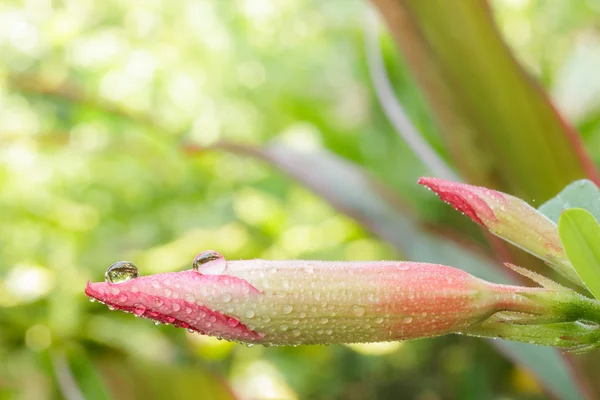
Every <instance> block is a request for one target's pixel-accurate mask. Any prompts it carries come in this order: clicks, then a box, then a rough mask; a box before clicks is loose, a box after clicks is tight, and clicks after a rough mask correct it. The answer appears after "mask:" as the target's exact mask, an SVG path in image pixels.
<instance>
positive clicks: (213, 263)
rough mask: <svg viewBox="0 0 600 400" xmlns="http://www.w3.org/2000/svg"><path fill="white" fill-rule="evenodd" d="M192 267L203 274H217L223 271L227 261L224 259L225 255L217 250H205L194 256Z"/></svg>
mask: <svg viewBox="0 0 600 400" xmlns="http://www.w3.org/2000/svg"><path fill="white" fill-rule="evenodd" d="M192 267H193V268H194V269H195V270H196V271H198V272H201V273H203V274H211V275H218V274H222V273H223V272H224V271H225V269H226V268H227V262H226V261H225V257H223V256H222V255H221V253H219V252H218V251H214V250H207V251H203V252H202V253H200V254H198V255H197V256H196V258H194V262H193V263H192Z"/></svg>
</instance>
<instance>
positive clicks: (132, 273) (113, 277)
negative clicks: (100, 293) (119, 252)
mask: <svg viewBox="0 0 600 400" xmlns="http://www.w3.org/2000/svg"><path fill="white" fill-rule="evenodd" d="M138 275H139V273H138V269H137V267H136V266H135V265H133V263H130V262H129V261H117V262H116V263H114V264H113V265H111V266H110V267H108V269H107V270H106V273H105V274H104V282H108V283H121V282H127V281H128V280H130V279H135V278H137V277H138Z"/></svg>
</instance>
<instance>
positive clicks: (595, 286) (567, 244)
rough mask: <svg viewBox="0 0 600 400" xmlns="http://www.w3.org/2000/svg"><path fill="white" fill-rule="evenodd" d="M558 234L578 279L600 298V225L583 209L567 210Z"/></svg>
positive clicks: (560, 222) (561, 219) (559, 221)
mask: <svg viewBox="0 0 600 400" xmlns="http://www.w3.org/2000/svg"><path fill="white" fill-rule="evenodd" d="M558 232H559V234H560V240H561V241H562V244H563V247H564V248H565V251H566V252H567V256H568V257H569V259H570V260H571V263H572V264H573V267H575V270H576V271H577V274H579V277H580V278H581V280H582V281H583V283H584V284H585V286H586V287H587V288H588V289H589V290H590V292H591V293H592V294H593V295H594V296H595V297H596V298H597V299H600V226H599V225H598V222H597V221H596V219H595V218H594V216H593V215H592V214H591V213H590V212H589V211H587V210H584V209H583V208H571V209H569V210H566V211H564V212H563V213H562V214H561V216H560V219H559V220H558Z"/></svg>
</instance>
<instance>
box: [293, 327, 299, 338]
mask: <svg viewBox="0 0 600 400" xmlns="http://www.w3.org/2000/svg"><path fill="white" fill-rule="evenodd" d="M292 336H295V337H298V336H300V331H299V330H298V329H294V330H293V331H292Z"/></svg>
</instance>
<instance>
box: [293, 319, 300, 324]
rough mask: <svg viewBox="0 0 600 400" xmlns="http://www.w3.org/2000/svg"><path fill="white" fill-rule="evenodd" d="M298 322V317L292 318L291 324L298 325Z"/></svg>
mask: <svg viewBox="0 0 600 400" xmlns="http://www.w3.org/2000/svg"><path fill="white" fill-rule="evenodd" d="M299 323H300V320H298V319H293V320H292V325H298V324H299Z"/></svg>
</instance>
